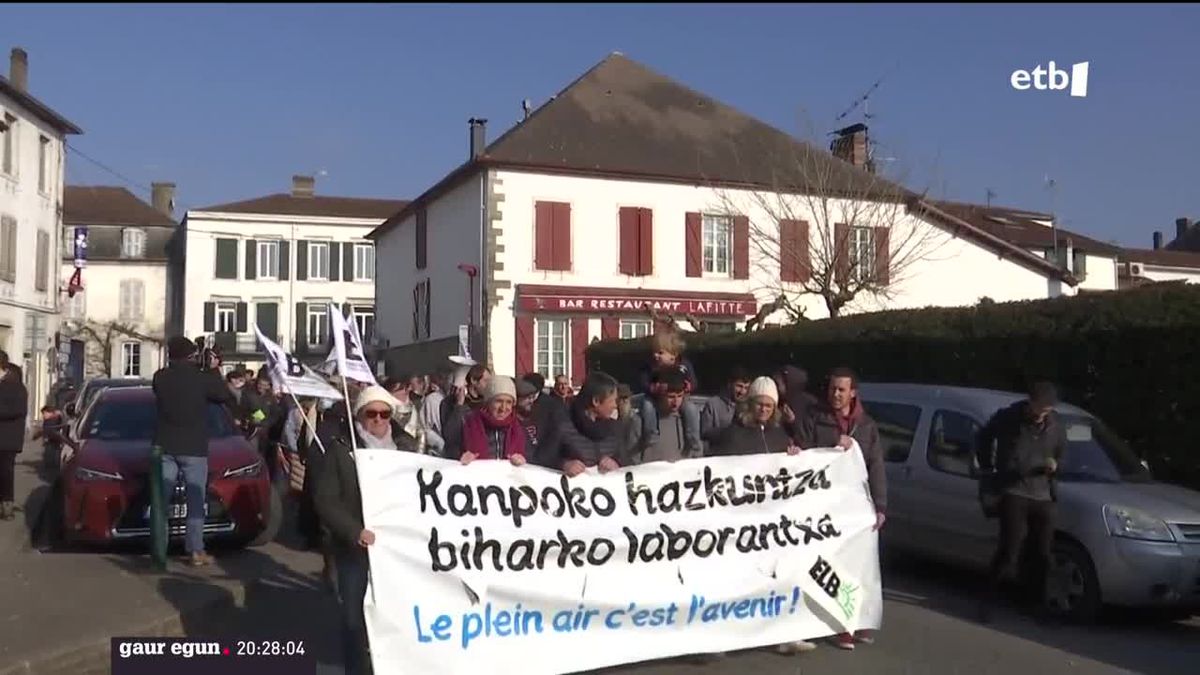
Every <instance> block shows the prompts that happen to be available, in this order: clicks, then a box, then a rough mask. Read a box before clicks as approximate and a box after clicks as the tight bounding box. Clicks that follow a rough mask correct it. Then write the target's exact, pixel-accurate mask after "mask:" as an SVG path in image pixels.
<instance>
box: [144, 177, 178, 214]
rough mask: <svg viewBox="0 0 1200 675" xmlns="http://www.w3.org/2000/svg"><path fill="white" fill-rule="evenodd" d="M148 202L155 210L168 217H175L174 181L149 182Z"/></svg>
mask: <svg viewBox="0 0 1200 675" xmlns="http://www.w3.org/2000/svg"><path fill="white" fill-rule="evenodd" d="M150 204H151V205H152V206H153V207H154V210H155V211H158V212H159V213H161V214H163V215H164V216H167V217H168V218H174V217H175V184H174V183H151V184H150Z"/></svg>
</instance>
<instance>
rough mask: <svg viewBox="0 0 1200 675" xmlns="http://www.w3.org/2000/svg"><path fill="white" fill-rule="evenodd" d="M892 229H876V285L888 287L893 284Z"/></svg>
mask: <svg viewBox="0 0 1200 675" xmlns="http://www.w3.org/2000/svg"><path fill="white" fill-rule="evenodd" d="M891 232H892V231H891V229H890V228H886V227H877V228H875V283H877V284H879V285H880V286H887V285H888V284H889V283H891V267H892V254H891V250H890V247H891V237H890V235H891Z"/></svg>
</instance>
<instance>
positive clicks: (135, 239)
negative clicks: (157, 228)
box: [121, 228, 146, 258]
mask: <svg viewBox="0 0 1200 675" xmlns="http://www.w3.org/2000/svg"><path fill="white" fill-rule="evenodd" d="M145 256H146V232H145V230H138V229H134V228H126V229H124V230H121V257H122V258H144V257H145Z"/></svg>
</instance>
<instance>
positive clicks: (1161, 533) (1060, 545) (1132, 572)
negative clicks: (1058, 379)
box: [859, 383, 1200, 621]
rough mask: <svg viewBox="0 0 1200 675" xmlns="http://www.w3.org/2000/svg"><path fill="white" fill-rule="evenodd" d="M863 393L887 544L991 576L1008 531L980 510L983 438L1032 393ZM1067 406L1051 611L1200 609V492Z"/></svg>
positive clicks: (888, 387) (893, 387) (910, 387)
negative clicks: (978, 455)
mask: <svg viewBox="0 0 1200 675" xmlns="http://www.w3.org/2000/svg"><path fill="white" fill-rule="evenodd" d="M859 395H860V397H861V399H862V402H863V404H864V406H865V407H866V409H867V411H868V412H869V413H870V414H871V416H872V417H874V418H875V419H876V421H877V422H878V423H879V433H880V436H881V438H882V440H883V443H884V447H885V453H886V459H887V476H888V524H887V526H886V527H884V528H883V531H882V532H883V537H882V546H883V547H884V548H885V549H886V548H895V549H903V550H908V551H910V552H915V553H918V554H921V555H925V556H929V557H932V558H938V559H942V560H945V561H948V562H951V563H957V564H964V565H968V566H971V567H974V568H978V569H981V570H982V569H986V568H987V566H988V565H989V563H990V561H991V557H992V555H993V553H994V551H995V549H996V541H997V538H998V529H999V527H998V521H996V520H989V519H987V518H985V517H984V515H983V510H982V508H981V507H980V505H979V501H978V483H977V477H978V465H977V461H976V459H975V448H976V436H977V433H978V431H979V429H980V428H981V427H982V426H983V425H984V424H985V423H986V422H987V420H988V419H989V418H990V417H991V416H992V414H994V413H995V412H996V411H997V410H999V409H1000V408H1003V407H1006V406H1008V405H1011V404H1012V403H1014V402H1016V401H1019V400H1021V399H1023V398H1024V397H1023V396H1022V395H1020V394H1015V393H1011V392H1000V391H990V390H984V389H968V388H959V387H944V386H936V385H917V384H877V383H862V384H861V385H860V387H859ZM1056 410H1057V412H1058V414H1059V416H1060V419H1061V420H1062V422H1063V423H1064V424H1065V425H1066V432H1067V441H1068V446H1067V451H1066V455H1065V456H1064V457H1063V460H1062V462H1061V465H1060V466H1059V471H1058V477H1059V481H1058V489H1057V495H1058V505H1057V508H1058V522H1057V532H1056V536H1055V540H1054V552H1053V557H1052V561H1051V569H1050V574H1049V575H1048V576H1049V579H1048V582H1047V603H1048V604H1049V606H1050V609H1051V610H1054V611H1058V612H1060V613H1062V614H1064V615H1067V616H1069V617H1071V618H1074V619H1076V620H1081V621H1087V620H1090V619H1092V618H1094V617H1095V616H1096V614H1097V612H1098V610H1100V608H1101V607H1102V606H1103V605H1116V606H1136V607H1153V608H1163V609H1169V610H1172V611H1178V613H1180V614H1188V613H1191V612H1195V611H1197V610H1198V609H1200V492H1196V491H1193V490H1188V489H1186V488H1183V487H1179V486H1175V485H1169V484H1166V483H1160V482H1156V481H1155V480H1154V479H1153V477H1152V476H1151V475H1150V470H1149V468H1148V467H1147V465H1146V464H1145V463H1144V462H1142V461H1141V460H1139V459H1138V457H1137V455H1136V454H1135V453H1134V452H1133V451H1132V450H1131V449H1130V448H1129V447H1128V446H1127V445H1126V444H1125V443H1124V442H1123V441H1122V440H1121V439H1120V438H1118V437H1117V436H1116V435H1115V434H1114V433H1112V432H1111V431H1110V430H1109V429H1108V428H1107V427H1105V425H1104V424H1103V422H1101V421H1100V420H1099V419H1097V418H1096V417H1095V416H1093V415H1091V414H1089V413H1088V412H1087V411H1084V410H1082V409H1080V408H1077V407H1075V406H1071V405H1066V404H1060V405H1059V406H1057V408H1056Z"/></svg>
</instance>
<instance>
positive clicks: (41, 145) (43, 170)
mask: <svg viewBox="0 0 1200 675" xmlns="http://www.w3.org/2000/svg"><path fill="white" fill-rule="evenodd" d="M38 193H39V194H42V195H49V194H50V139H49V138H46V137H45V136H42V135H41V134H38Z"/></svg>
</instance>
